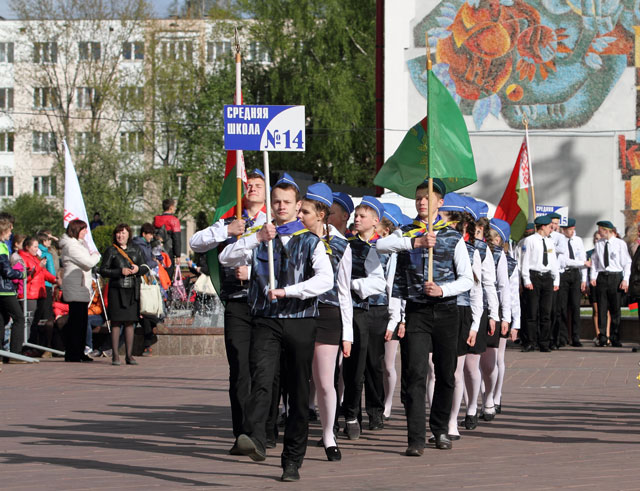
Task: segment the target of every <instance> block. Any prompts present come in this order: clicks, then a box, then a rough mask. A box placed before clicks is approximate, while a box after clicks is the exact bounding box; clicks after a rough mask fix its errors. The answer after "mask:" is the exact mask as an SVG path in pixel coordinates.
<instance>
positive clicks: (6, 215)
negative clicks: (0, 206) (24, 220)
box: [0, 211, 16, 251]
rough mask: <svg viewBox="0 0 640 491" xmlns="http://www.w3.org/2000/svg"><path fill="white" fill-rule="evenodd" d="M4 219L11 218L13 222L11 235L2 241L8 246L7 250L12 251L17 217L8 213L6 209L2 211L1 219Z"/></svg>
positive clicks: (10, 221) (0, 213) (10, 220)
mask: <svg viewBox="0 0 640 491" xmlns="http://www.w3.org/2000/svg"><path fill="white" fill-rule="evenodd" d="M2 219H4V220H9V223H10V224H11V232H10V233H9V237H8V238H7V239H6V240H3V241H2V242H4V243H5V245H6V246H7V250H9V251H11V250H12V248H11V244H13V225H14V224H15V223H16V219H15V217H14V216H13V215H12V214H11V213H7V212H6V211H2V212H0V220H2Z"/></svg>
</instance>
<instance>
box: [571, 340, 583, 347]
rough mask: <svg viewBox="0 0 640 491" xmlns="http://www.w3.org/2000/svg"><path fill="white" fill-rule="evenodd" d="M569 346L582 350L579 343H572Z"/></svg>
mask: <svg viewBox="0 0 640 491" xmlns="http://www.w3.org/2000/svg"><path fill="white" fill-rule="evenodd" d="M571 346H573V347H574V348H582V343H581V342H580V341H574V342H573V343H571Z"/></svg>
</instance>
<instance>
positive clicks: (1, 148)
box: [0, 132, 14, 153]
mask: <svg viewBox="0 0 640 491" xmlns="http://www.w3.org/2000/svg"><path fill="white" fill-rule="evenodd" d="M13 139H14V134H13V133H10V132H4V133H0V152H9V153H11V152H13Z"/></svg>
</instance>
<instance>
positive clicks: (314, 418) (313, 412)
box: [309, 408, 318, 422]
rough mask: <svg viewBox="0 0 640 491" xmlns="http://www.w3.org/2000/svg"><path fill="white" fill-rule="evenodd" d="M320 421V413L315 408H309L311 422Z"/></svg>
mask: <svg viewBox="0 0 640 491" xmlns="http://www.w3.org/2000/svg"><path fill="white" fill-rule="evenodd" d="M315 421H318V413H316V410H315V409H311V408H309V422H315Z"/></svg>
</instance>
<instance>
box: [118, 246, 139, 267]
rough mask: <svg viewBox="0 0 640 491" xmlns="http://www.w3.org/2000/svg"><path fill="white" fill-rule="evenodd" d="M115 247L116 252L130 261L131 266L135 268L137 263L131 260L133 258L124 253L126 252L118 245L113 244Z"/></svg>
mask: <svg viewBox="0 0 640 491" xmlns="http://www.w3.org/2000/svg"><path fill="white" fill-rule="evenodd" d="M113 247H115V248H116V251H118V252H119V253H120V254H121V255H122V256H123V257H124V258H125V259H126V260H127V261H129V263H130V264H131V266H133V265H134V264H135V263H134V262H133V261H132V260H131V258H130V257H129V255H128V254H127V253H126V252H124V250H123V249H122V248H121V247H120V246H119V245H118V244H113Z"/></svg>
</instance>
